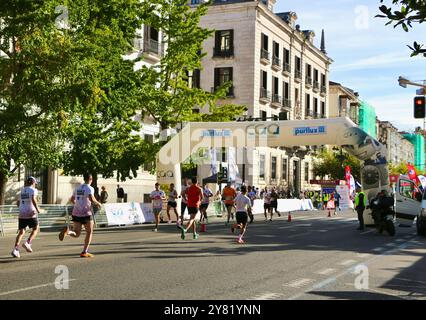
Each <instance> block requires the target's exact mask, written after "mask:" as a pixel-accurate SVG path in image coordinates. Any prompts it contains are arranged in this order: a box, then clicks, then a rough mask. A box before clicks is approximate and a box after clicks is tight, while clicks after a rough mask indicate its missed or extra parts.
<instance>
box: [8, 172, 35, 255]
mask: <svg viewBox="0 0 426 320" xmlns="http://www.w3.org/2000/svg"><path fill="white" fill-rule="evenodd" d="M36 184H37V180H36V179H35V178H34V177H28V178H27V180H26V181H25V186H24V188H23V189H22V190H21V194H20V195H19V200H18V201H17V202H16V204H17V205H18V207H19V219H18V230H19V231H18V235H17V236H16V241H15V247H14V249H13V251H12V257H14V258H20V257H21V254H20V253H19V244H20V243H21V241H22V238H23V237H24V234H25V229H26V228H27V227H29V228H30V229H32V231H31V234H30V236H29V237H28V240H27V241H26V242H25V243H24V244H23V245H22V247H23V248H24V249H25V250H26V251H27V252H29V253H31V252H33V249H32V248H31V244H32V241H33V240H34V238H35V237H36V235H37V233H38V230H39V223H38V219H37V214H38V213H40V209H39V207H38V205H37V193H38V191H37V189H36V188H35V186H36Z"/></svg>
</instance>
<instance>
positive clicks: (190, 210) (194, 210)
mask: <svg viewBox="0 0 426 320" xmlns="http://www.w3.org/2000/svg"><path fill="white" fill-rule="evenodd" d="M188 213H189V215H195V214H197V213H198V208H196V207H188Z"/></svg>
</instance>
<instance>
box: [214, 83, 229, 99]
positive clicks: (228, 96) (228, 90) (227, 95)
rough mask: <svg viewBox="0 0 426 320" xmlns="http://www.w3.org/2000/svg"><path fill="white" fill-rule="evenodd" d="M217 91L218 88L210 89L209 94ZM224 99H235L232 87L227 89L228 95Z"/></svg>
mask: <svg viewBox="0 0 426 320" xmlns="http://www.w3.org/2000/svg"><path fill="white" fill-rule="evenodd" d="M217 89H219V88H215V87H211V89H210V92H211V93H215V92H216V90H217ZM226 97H227V98H235V95H234V86H231V87H229V89H228V93H227V94H226Z"/></svg>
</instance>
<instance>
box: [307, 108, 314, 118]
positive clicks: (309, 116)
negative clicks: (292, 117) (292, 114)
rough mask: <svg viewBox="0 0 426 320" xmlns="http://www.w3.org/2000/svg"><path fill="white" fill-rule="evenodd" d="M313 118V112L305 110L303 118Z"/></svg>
mask: <svg viewBox="0 0 426 320" xmlns="http://www.w3.org/2000/svg"><path fill="white" fill-rule="evenodd" d="M313 118H314V112H313V111H312V110H310V109H308V110H305V119H313Z"/></svg>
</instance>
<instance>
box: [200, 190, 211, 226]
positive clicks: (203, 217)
mask: <svg viewBox="0 0 426 320" xmlns="http://www.w3.org/2000/svg"><path fill="white" fill-rule="evenodd" d="M203 196H204V198H203V201H201V205H200V213H201V221H204V220H205V221H206V222H208V219H207V208H208V207H209V204H210V198H211V197H213V192H212V191H211V190H210V189H209V187H208V185H207V184H205V185H204V186H203Z"/></svg>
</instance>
